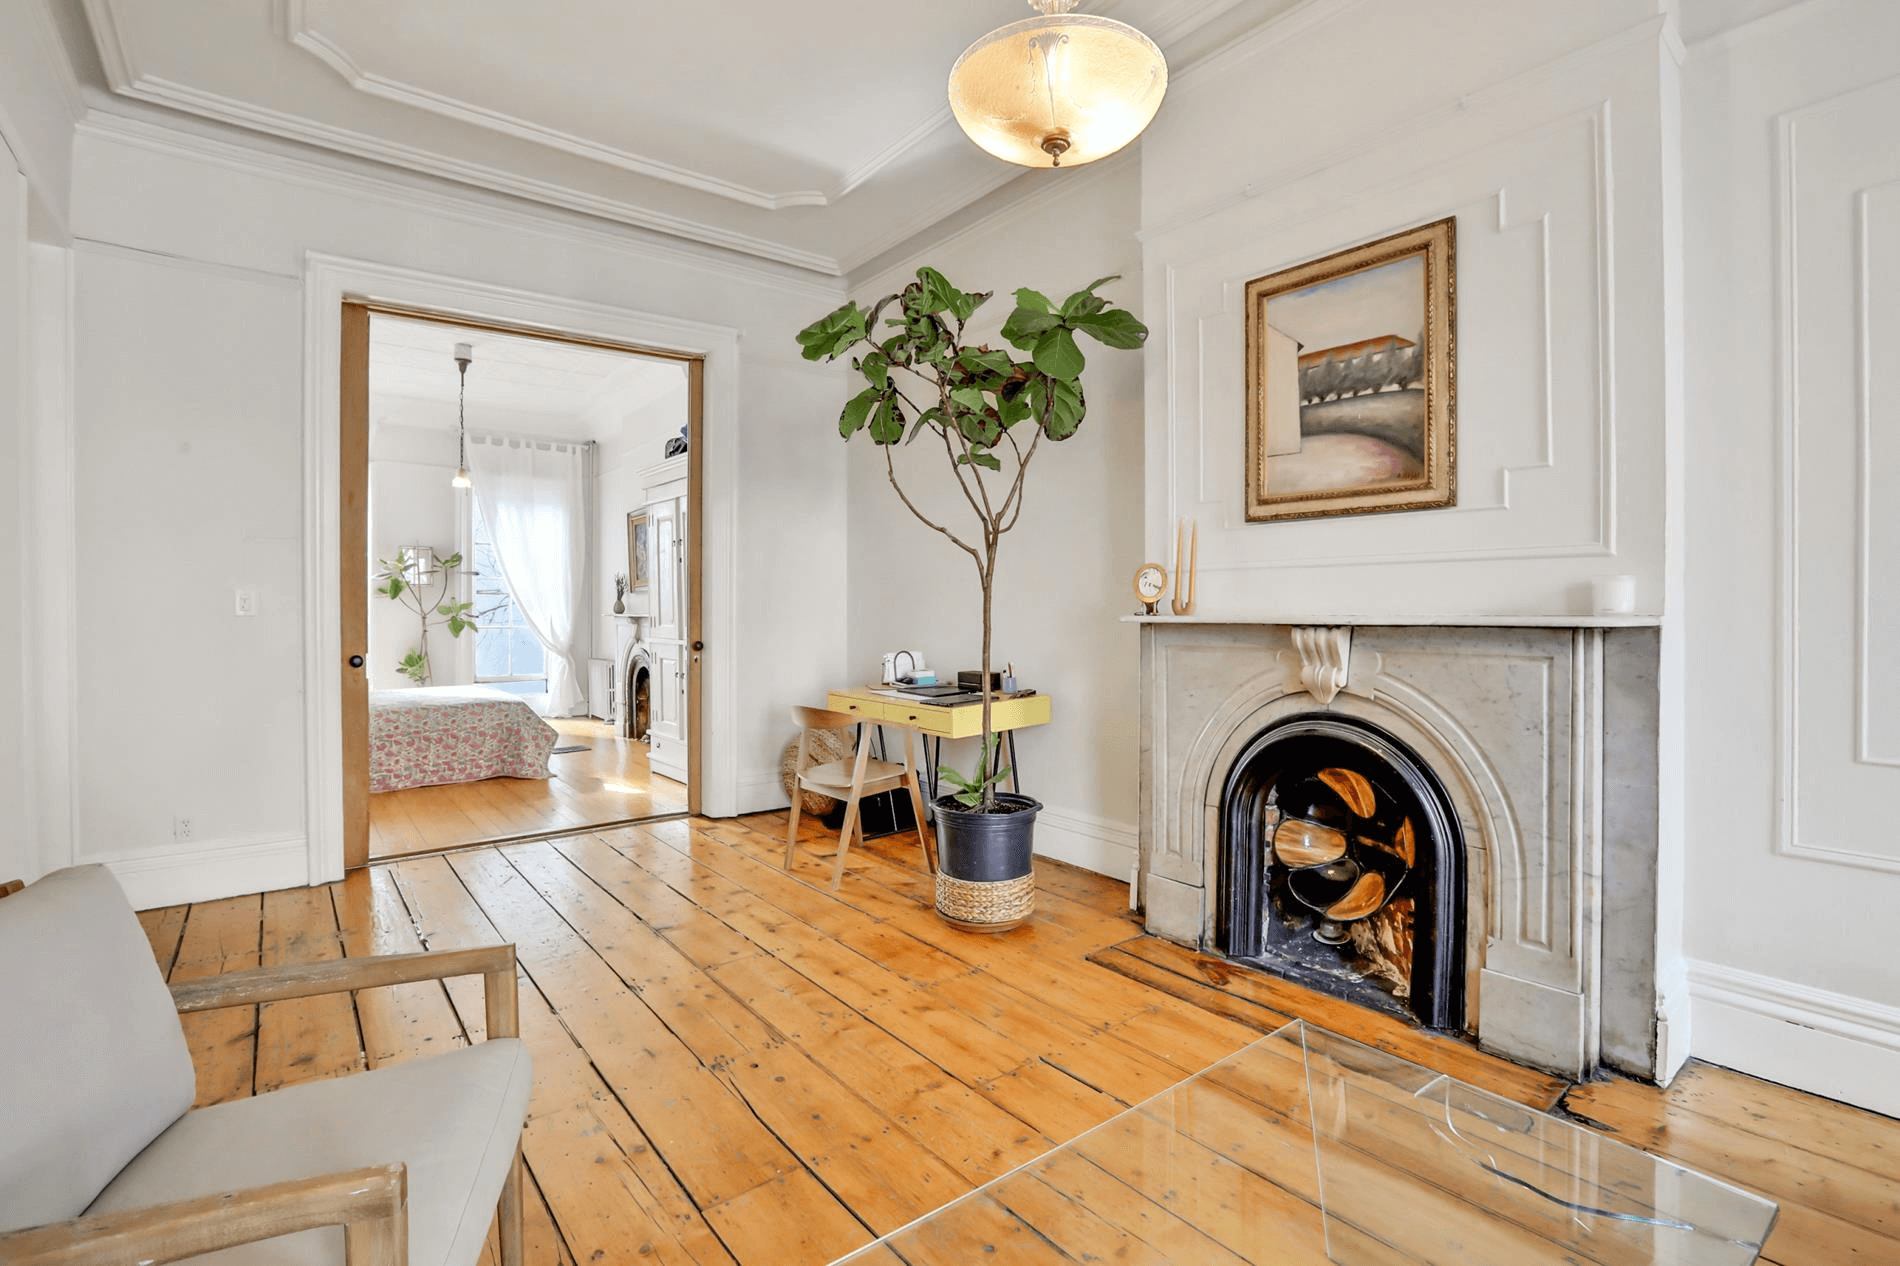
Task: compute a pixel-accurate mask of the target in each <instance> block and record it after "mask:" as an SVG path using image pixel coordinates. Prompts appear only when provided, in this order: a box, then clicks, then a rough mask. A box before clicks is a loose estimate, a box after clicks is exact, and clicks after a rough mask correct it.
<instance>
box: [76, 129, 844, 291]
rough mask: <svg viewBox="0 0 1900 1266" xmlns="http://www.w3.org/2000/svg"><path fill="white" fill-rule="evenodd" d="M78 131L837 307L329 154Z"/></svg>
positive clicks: (762, 275) (646, 240) (772, 282)
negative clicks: (703, 273) (697, 271)
mask: <svg viewBox="0 0 1900 1266" xmlns="http://www.w3.org/2000/svg"><path fill="white" fill-rule="evenodd" d="M78 131H79V132H80V133H81V134H82V135H86V136H90V137H94V138H96V139H99V140H102V141H107V142H111V143H115V144H122V145H128V146H132V147H134V148H137V149H143V150H146V151H149V152H152V153H158V154H165V155H169V156H173V157H182V158H187V159H191V160H195V161H199V162H209V163H213V164H215V165H217V166H220V167H224V168H226V169H228V170H231V171H236V172H242V173H246V174H250V175H257V174H260V173H261V174H263V175H266V176H268V177H271V178H274V179H278V180H283V181H286V182H289V183H293V184H298V185H302V186H304V187H307V188H311V189H318V190H324V191H328V192H337V191H343V192H347V193H350V194H353V195H356V196H359V197H364V198H370V199H374V200H376V201H379V202H382V203H385V204H387V205H391V206H396V207H399V208H402V209H404V210H412V211H421V212H425V213H427V214H430V215H437V216H442V217H444V218H453V219H456V220H460V221H462V222H464V223H468V224H474V225H477V226H480V227H485V228H498V229H503V230H506V231H508V232H515V233H522V232H526V233H534V234H537V235H539V236H542V237H547V238H552V239H554V240H557V241H563V242H568V243H571V244H574V245H578V246H584V247H588V248H590V249H597V250H610V251H613V252H615V253H616V254H621V255H630V256H633V257H636V258H640V259H646V260H651V261H653V262H656V263H665V264H674V265H679V266H682V267H688V268H696V269H700V270H703V271H706V272H712V273H717V274H720V275H723V276H727V277H732V278H735V279H737V280H742V281H746V282H749V283H752V284H757V285H765V286H770V287H772V288H773V289H776V290H781V291H786V292H789V293H792V294H798V295H805V296H810V297H813V298H820V299H832V300H835V299H837V298H839V297H841V296H842V295H843V293H844V286H843V282H842V279H841V278H834V277H833V276H832V275H830V274H823V275H819V274H814V273H813V272H812V271H810V270H805V269H794V268H792V267H788V266H783V265H774V264H772V263H769V262H767V261H765V260H760V259H755V258H752V257H748V256H743V255H738V254H734V253H732V252H730V251H728V250H724V249H720V248H718V247H714V246H706V245H699V244H696V243H694V242H691V241H687V240H683V239H681V238H679V237H676V236H673V235H670V234H659V233H651V232H650V231H641V230H638V229H625V228H621V229H616V228H613V227H611V226H608V225H601V224H593V223H586V222H583V221H580V220H578V219H570V218H567V217H566V216H563V215H561V214H560V213H558V212H553V211H551V210H549V209H532V208H529V207H519V206H513V205H506V204H504V203H502V202H500V201H499V200H498V196H497V195H487V196H484V195H483V194H482V193H480V192H479V191H473V192H471V191H466V190H463V189H459V188H437V187H429V186H426V185H423V184H421V183H420V181H423V180H427V179H428V178H427V177H413V176H406V175H405V176H397V175H386V174H384V173H382V172H378V171H373V170H368V169H365V168H364V167H361V166H358V165H356V164H354V163H348V162H347V160H345V161H338V160H336V159H335V158H333V157H331V156H330V155H328V154H323V153H317V154H311V155H308V156H306V155H295V154H288V153H283V152H280V151H278V150H275V149H267V148H263V147H261V146H258V145H254V144H247V143H242V142H239V141H235V140H227V139H223V138H220V137H213V136H206V135H204V134H202V133H199V132H195V131H185V130H182V129H179V128H176V127H169V126H166V125H164V124H160V123H155V122H152V121H150V120H147V119H138V118H132V117H129V116H126V115H121V114H114V113H111V112H108V111H103V110H98V109H94V110H89V111H88V112H87V113H86V115H85V117H84V118H82V119H81V120H80V122H79V125H78ZM432 183H433V182H432Z"/></svg>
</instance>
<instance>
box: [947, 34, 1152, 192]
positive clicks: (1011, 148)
mask: <svg viewBox="0 0 1900 1266" xmlns="http://www.w3.org/2000/svg"><path fill="white" fill-rule="evenodd" d="M1029 5H1030V7H1031V8H1033V9H1035V10H1037V11H1038V12H1039V13H1040V14H1041V16H1040V17H1034V18H1029V19H1027V20H1025V21H1022V22H1012V23H1011V24H1010V25H1008V26H1001V27H998V28H997V29H995V30H994V31H991V32H990V33H989V34H988V35H985V36H984V37H983V38H982V39H980V40H978V41H977V42H976V43H974V44H972V45H970V47H969V48H967V49H965V50H964V51H963V56H961V57H959V58H957V64H956V65H955V66H952V67H951V68H950V112H951V113H952V114H954V115H956V116H957V123H958V124H959V125H960V126H961V127H962V128H963V130H964V132H966V133H967V134H968V135H969V137H970V139H971V140H973V141H975V142H976V143H977V144H978V145H980V146H982V147H983V148H984V149H986V150H988V151H989V152H990V153H992V154H994V155H996V157H998V158H1001V159H1003V160H1005V161H1007V162H1012V163H1016V164H1018V165H1020V166H1023V167H1061V166H1064V165H1067V166H1070V167H1079V166H1081V165H1082V164H1083V163H1092V162H1094V161H1095V160H1096V159H1098V158H1107V157H1108V156H1109V155H1110V154H1113V153H1114V152H1115V151H1116V150H1118V149H1120V148H1121V147H1122V146H1124V145H1126V144H1128V142H1130V141H1132V140H1134V139H1135V138H1136V137H1137V136H1140V135H1141V132H1142V129H1143V128H1145V127H1147V126H1148V123H1149V121H1150V120H1151V119H1153V118H1154V117H1155V111H1156V110H1158V109H1160V108H1161V98H1162V96H1163V95H1165V94H1166V93H1167V91H1168V61H1167V58H1165V57H1163V56H1162V55H1161V49H1160V48H1159V47H1157V46H1156V44H1155V42H1154V41H1153V40H1151V39H1149V38H1148V37H1147V36H1146V35H1143V34H1142V33H1141V32H1140V31H1137V30H1136V29H1135V28H1134V27H1132V26H1129V25H1128V24H1127V23H1126V22H1117V21H1115V20H1113V19H1112V18H1100V17H1095V16H1094V15H1092V14H1086V13H1071V12H1070V10H1071V9H1073V8H1075V5H1076V0H1029Z"/></svg>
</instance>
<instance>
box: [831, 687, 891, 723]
mask: <svg viewBox="0 0 1900 1266" xmlns="http://www.w3.org/2000/svg"><path fill="white" fill-rule="evenodd" d="M825 706H826V707H827V708H830V709H831V710H832V711H833V712H849V713H850V714H851V715H852V716H854V717H863V718H864V719H865V720H866V721H882V720H883V719H884V705H883V704H882V703H881V702H878V701H876V700H873V699H860V698H859V697H858V696H856V695H847V694H840V693H839V692H837V691H836V690H834V691H832V692H831V693H829V694H828V695H826V696H825Z"/></svg>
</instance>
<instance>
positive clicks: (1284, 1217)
mask: <svg viewBox="0 0 1900 1266" xmlns="http://www.w3.org/2000/svg"><path fill="white" fill-rule="evenodd" d="M1775 1213H1776V1206H1775V1205H1774V1203H1773V1202H1772V1201H1768V1200H1764V1199H1762V1198H1760V1197H1758V1196H1755V1195H1752V1194H1750V1193H1749V1192H1746V1191H1743V1190H1741V1189H1740V1188H1738V1187H1734V1186H1731V1185H1730V1184H1728V1183H1725V1182H1722V1181H1720V1180H1719V1179H1715V1178H1710V1177H1709V1176H1707V1175H1706V1174H1701V1173H1697V1172H1696V1171H1695V1170H1692V1169H1686V1168H1684V1167H1683V1166H1681V1165H1676V1164H1673V1163H1671V1162H1669V1161H1665V1160H1660V1159H1658V1158H1656V1157H1654V1156H1651V1155H1649V1154H1648V1153H1647V1152H1641V1151H1638V1150H1636V1149H1635V1148H1632V1147H1629V1146H1626V1145H1624V1144H1622V1143H1618V1142H1616V1141H1615V1140H1613V1139H1608V1138H1605V1137H1603V1136H1602V1135H1600V1134H1597V1133H1595V1132H1593V1131H1590V1130H1587V1129H1584V1128H1582V1127H1580V1126H1577V1125H1573V1124H1571V1123H1570V1122H1568V1121H1564V1120H1561V1119H1559V1118H1557V1117H1554V1116H1551V1115H1550V1114H1548V1113H1544V1112H1539V1111H1536V1110H1535V1109H1531V1108H1526V1107H1524V1106H1523V1105H1522V1104H1519V1103H1514V1102H1512V1101H1511V1100H1509V1099H1505V1098H1501V1097H1499V1096H1497V1095H1494V1094H1491V1093H1490V1092H1488V1091H1485V1090H1480V1089H1479V1088H1477V1087H1476V1086H1471V1085H1468V1084H1466V1083H1464V1082H1461V1081H1458V1080H1456V1079H1454V1078H1451V1077H1448V1076H1445V1075H1444V1074H1442V1073H1437V1072H1433V1071H1432V1070H1431V1069H1428V1068H1423V1067H1421V1066H1419V1065H1417V1064H1414V1063H1411V1062H1409V1061H1407V1060H1404V1059H1400V1058H1398V1057H1397V1056H1394V1055H1389V1054H1387V1053H1386V1052H1384V1051H1380V1050H1376V1049H1374V1048H1372V1047H1369V1046H1365V1045H1362V1044H1361V1043H1358V1042H1354V1041H1351V1040H1349V1039H1347V1038H1342V1037H1338V1036H1336V1035H1334V1034H1331V1033H1328V1032H1326V1031H1325V1030H1323V1029H1317V1028H1313V1027H1312V1026H1310V1025H1308V1024H1306V1023H1304V1022H1302V1021H1295V1022H1294V1023H1292V1024H1289V1025H1287V1026H1286V1027H1285V1028H1283V1029H1280V1030H1278V1031H1277V1032H1274V1033H1272V1034H1269V1035H1268V1036H1266V1037H1263V1038H1261V1039H1260V1040H1259V1041H1257V1042H1255V1043H1253V1044H1252V1045H1250V1046H1248V1047H1246V1048H1244V1049H1243V1050H1241V1051H1239V1052H1238V1053H1237V1054H1235V1055H1233V1056H1230V1057H1229V1058H1227V1059H1224V1060H1222V1061H1221V1062H1220V1063H1218V1064H1215V1065H1214V1066H1213V1067H1211V1068H1209V1069H1207V1070H1206V1071H1205V1072H1202V1073H1199V1074H1197V1075H1196V1076H1194V1077H1191V1078H1189V1079H1188V1080H1186V1081H1184V1082H1182V1083H1181V1084H1180V1085H1178V1086H1175V1087H1174V1088H1173V1089H1171V1090H1167V1091H1165V1092H1163V1093H1162V1094H1160V1095H1157V1096H1155V1097H1154V1098H1153V1099H1150V1100H1148V1101H1147V1102H1146V1103H1142V1104H1139V1105H1137V1106H1135V1107H1133V1108H1130V1109H1128V1110H1127V1111H1126V1112H1123V1113H1120V1114H1119V1115H1117V1116H1115V1117H1112V1118H1110V1119H1109V1120H1108V1121H1105V1122H1104V1123H1102V1124H1101V1125H1099V1126H1097V1127H1096V1128H1094V1129H1092V1130H1090V1131H1089V1132H1087V1133H1086V1134H1083V1135H1081V1136H1080V1137H1078V1138H1076V1139H1074V1140H1072V1141H1071V1142H1069V1143H1067V1144H1065V1145H1064V1146H1062V1147H1059V1148H1057V1149H1055V1150H1054V1151H1052V1152H1049V1153H1048V1154H1047V1155H1045V1156H1042V1157H1040V1158H1039V1159H1037V1160H1034V1161H1031V1162H1030V1163H1028V1164H1026V1165H1023V1166H1022V1167H1020V1168H1018V1169H1015V1170H1012V1171H1011V1172H1010V1173H1008V1174H1005V1175H1003V1176H1002V1177H1001V1178H998V1179H995V1180H994V1181H992V1182H989V1183H986V1184H985V1185H984V1186H982V1187H979V1188H977V1189H976V1190H974V1191H972V1192H970V1193H969V1194H968V1195H966V1196H964V1197H963V1198H962V1199H960V1200H957V1201H955V1202H953V1203H951V1204H948V1205H945V1206H944V1207H943V1208H941V1209H938V1210H937V1211H935V1212H934V1213H931V1214H929V1215H928V1216H926V1217H923V1218H920V1219H918V1220H917V1221H915V1222H912V1223H911V1224H909V1225H908V1226H905V1227H902V1228H900V1229H898V1230H897V1231H894V1232H892V1233H891V1234H889V1235H886V1236H884V1237H883V1238H882V1239H879V1240H877V1241H876V1242H874V1243H872V1244H870V1245H867V1246H866V1247H865V1248H863V1249H861V1250H859V1251H857V1252H855V1253H852V1254H851V1255H850V1256H848V1257H845V1258H842V1259H840V1264H839V1266H842V1263H844V1262H850V1263H853V1264H854V1266H861V1264H863V1263H880V1264H889V1266H897V1264H899V1263H903V1264H904V1266H970V1264H971V1263H979V1262H996V1263H1009V1264H1011V1266H1014V1264H1016V1263H1030V1264H1040V1263H1049V1264H1050V1266H1057V1264H1060V1263H1080V1262H1117V1263H1154V1264H1159V1263H1183V1264H1187V1263H1192V1264H1193V1266H1241V1264H1245V1263H1260V1264H1262V1266H1264V1264H1266V1263H1273V1264H1274V1266H1301V1264H1304V1263H1315V1264H1317V1263H1324V1262H1337V1263H1342V1264H1343V1266H1361V1264H1365V1266H1388V1264H1390V1266H1397V1264H1399V1263H1421V1262H1424V1263H1434V1264H1442V1266H1493V1264H1495V1266H1539V1264H1541V1263H1557V1262H1563V1263H1577V1264H1580V1266H1581V1264H1588V1263H1596V1264H1598V1266H1635V1264H1637V1263H1662V1264H1666V1266H1745V1264H1746V1263H1749V1262H1753V1261H1754V1260H1755V1259H1756V1255H1757V1254H1758V1252H1759V1251H1760V1248H1761V1244H1762V1241H1763V1240H1764V1239H1766V1238H1767V1235H1768V1231H1769V1228H1770V1227H1772V1226H1773V1225H1774V1220H1775Z"/></svg>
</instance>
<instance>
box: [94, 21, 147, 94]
mask: <svg viewBox="0 0 1900 1266" xmlns="http://www.w3.org/2000/svg"><path fill="white" fill-rule="evenodd" d="M84 5H85V10H86V24H87V25H88V26H90V27H91V28H92V42H93V43H94V44H95V45H96V46H97V47H98V49H99V65H100V68H101V69H103V70H104V71H105V72H106V83H107V84H108V85H109V86H110V87H111V88H112V90H113V91H114V92H119V91H123V90H124V89H125V88H126V87H127V86H128V85H130V84H131V83H132V81H133V80H135V79H137V78H138V72H137V71H135V70H134V69H133V68H132V57H131V54H130V53H129V52H128V51H127V50H126V47H125V36H124V34H123V33H122V32H121V31H120V30H119V19H118V16H117V15H116V14H114V13H113V11H112V5H111V3H110V0H84Z"/></svg>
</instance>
